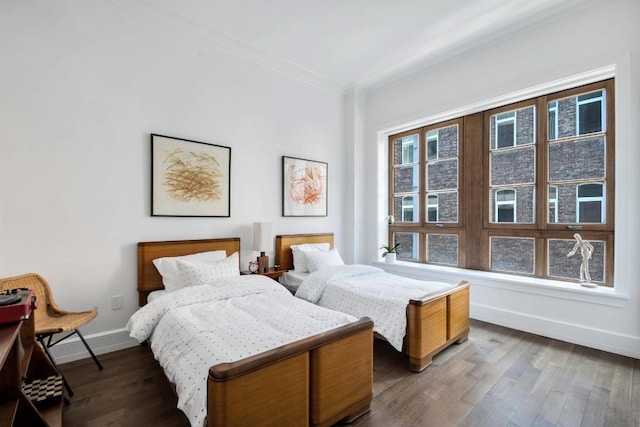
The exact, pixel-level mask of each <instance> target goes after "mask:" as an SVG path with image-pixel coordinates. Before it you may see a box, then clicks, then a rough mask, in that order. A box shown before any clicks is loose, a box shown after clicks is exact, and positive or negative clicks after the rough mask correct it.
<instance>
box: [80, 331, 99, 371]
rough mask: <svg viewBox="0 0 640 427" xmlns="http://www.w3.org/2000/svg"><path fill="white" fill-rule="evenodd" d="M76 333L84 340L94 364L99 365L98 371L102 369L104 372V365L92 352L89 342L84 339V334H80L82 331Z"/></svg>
mask: <svg viewBox="0 0 640 427" xmlns="http://www.w3.org/2000/svg"><path fill="white" fill-rule="evenodd" d="M76 332H77V333H78V336H79V337H80V339H81V340H82V343H83V344H84V346H85V347H86V348H87V351H88V352H89V354H90V355H91V358H92V359H93V361H94V362H96V365H98V369H100V370H101V371H102V369H104V368H103V367H102V364H101V363H100V361H99V360H98V358H97V357H96V355H95V354H93V351H91V347H89V344H87V342H86V341H85V339H84V337H83V336H82V334H81V333H80V329H76Z"/></svg>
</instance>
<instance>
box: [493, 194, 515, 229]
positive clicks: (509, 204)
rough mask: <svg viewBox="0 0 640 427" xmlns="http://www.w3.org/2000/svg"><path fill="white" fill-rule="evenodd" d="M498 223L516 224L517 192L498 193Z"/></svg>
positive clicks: (496, 209) (496, 210) (496, 211)
mask: <svg viewBox="0 0 640 427" xmlns="http://www.w3.org/2000/svg"><path fill="white" fill-rule="evenodd" d="M495 213H496V219H495V221H496V222H516V191H515V190H499V191H496V208H495Z"/></svg>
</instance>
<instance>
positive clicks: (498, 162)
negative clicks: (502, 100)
mask: <svg viewBox="0 0 640 427" xmlns="http://www.w3.org/2000/svg"><path fill="white" fill-rule="evenodd" d="M613 93H614V80H613V79H611V80H606V81H603V82H598V83H592V84H589V85H584V86H581V87H576V88H573V89H568V90H565V91H562V92H557V93H552V94H546V95H543V96H539V97H537V98H533V99H529V100H524V101H520V102H518V103H515V104H512V105H505V106H500V107H496V108H493V109H491V110H487V111H483V112H479V113H474V114H470V115H468V116H464V117H461V118H458V119H455V120H450V121H447V122H443V123H435V124H433V125H429V126H425V127H422V128H419V129H413V130H411V131H408V132H404V133H402V134H398V135H392V136H390V137H389V149H390V153H393V152H395V151H394V150H396V149H398V148H397V147H399V146H401V145H402V141H411V149H412V150H413V151H412V153H413V154H412V157H411V158H410V159H409V160H410V161H408V162H401V161H399V160H400V157H397V156H395V155H394V156H390V157H391V159H390V174H389V177H390V182H389V186H390V187H389V188H390V194H391V196H390V198H389V211H390V212H394V214H395V216H396V218H401V220H400V221H396V223H395V224H393V225H391V226H390V227H389V233H390V235H389V237H390V241H395V242H399V241H400V239H403V240H402V241H403V243H402V245H403V246H405V245H406V248H405V251H406V252H405V254H404V255H400V254H399V255H398V257H399V258H400V259H405V260H409V261H415V262H422V263H437V264H445V265H452V266H457V267H461V268H468V269H475V270H484V271H498V272H506V273H509V274H518V275H527V276H534V277H542V278H553V279H556V280H567V281H572V282H576V283H577V282H578V280H579V278H580V263H581V259H580V257H567V256H566V255H567V254H568V253H569V252H570V251H571V248H572V247H573V245H574V244H575V239H574V234H575V233H580V235H581V237H582V239H584V240H586V241H588V242H589V243H591V245H592V246H593V247H594V248H595V249H594V252H593V255H592V262H591V264H590V273H591V277H592V281H594V282H595V283H596V284H598V285H600V286H612V285H613V242H614V237H615V230H614V225H613V223H612V221H611V220H612V219H613V217H614V195H615V188H614V186H615V182H614V174H615V173H614V172H615V171H614V166H615V165H614V161H613V159H614V157H615V156H614V147H615V141H614V135H613V132H608V129H614V127H615V126H614V119H615V117H614V105H613V101H612V99H613V98H612V96H613ZM480 141H483V143H482V144H481V143H479V142H480ZM399 144H400V145H399ZM394 159H396V160H394ZM420 207H421V208H420ZM394 239H395V240H394Z"/></svg>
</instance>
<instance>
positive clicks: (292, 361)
mask: <svg viewBox="0 0 640 427" xmlns="http://www.w3.org/2000/svg"><path fill="white" fill-rule="evenodd" d="M219 250H222V251H225V252H226V254H227V255H231V254H233V253H236V252H237V253H239V252H240V239H238V238H231V239H209V240H191V241H169V242H143V243H139V244H138V292H139V298H140V306H141V309H140V310H138V311H137V312H136V313H135V314H134V315H133V316H132V317H131V319H130V321H129V324H128V325H127V328H128V329H129V330H130V331H131V335H132V336H133V337H134V338H136V339H138V340H139V341H141V342H143V341H145V340H146V339H150V341H151V346H152V349H153V351H154V355H155V357H156V358H157V359H158V361H159V362H160V364H161V365H162V366H163V369H164V370H165V373H166V374H167V377H168V378H169V380H170V381H171V382H172V383H173V384H174V385H175V387H176V391H177V392H178V399H179V401H178V406H179V408H180V409H181V410H183V412H185V414H186V415H187V417H188V418H189V421H190V422H191V424H192V425H204V423H205V422H206V424H207V425H209V426H242V425H317V426H325V425H331V424H334V423H336V422H338V421H341V420H345V421H349V420H352V419H355V418H356V417H357V416H359V415H361V414H362V413H364V412H366V411H367V410H368V409H369V406H370V403H371V399H372V396H373V377H372V372H373V360H372V358H373V349H372V346H373V344H372V341H373V331H372V326H373V325H372V322H371V321H370V320H369V319H366V318H363V319H356V318H355V317H353V316H349V315H345V314H343V313H336V312H333V311H331V310H327V309H324V308H322V307H317V306H314V305H313V304H309V303H306V302H304V301H301V300H299V299H298V298H295V297H294V296H293V295H291V294H290V293H289V292H288V291H286V290H285V289H284V288H283V287H282V286H281V285H279V284H278V283H277V282H275V281H273V280H271V279H269V278H266V277H264V276H258V275H254V276H240V275H239V265H238V264H237V263H238V261H237V258H236V260H233V258H232V257H229V258H230V259H232V261H233V262H235V263H236V264H237V265H236V266H235V271H237V272H238V273H237V274H233V275H231V276H233V277H230V276H229V275H228V274H226V276H229V277H226V278H223V279H220V280H216V281H213V282H212V283H209V284H197V283H192V285H191V286H188V287H185V288H181V289H177V290H173V291H172V292H166V293H165V294H164V295H161V296H160V297H156V298H155V299H153V302H151V303H149V304H147V299H148V297H149V295H150V294H151V293H152V292H155V291H163V290H164V284H163V278H162V277H161V275H160V274H159V272H158V270H157V269H156V267H155V266H154V264H153V260H155V259H159V258H168V257H171V258H173V257H182V256H185V255H189V254H196V253H202V252H209V251H219ZM221 263H226V267H223V270H224V271H226V272H228V271H229V270H230V268H229V267H230V266H229V265H228V263H229V261H226V260H225V261H221ZM184 266H186V267H188V268H191V267H193V269H192V270H191V273H193V274H195V275H198V274H201V278H202V277H206V273H207V272H206V271H205V272H204V273H203V271H202V269H200V270H199V269H198V268H199V267H201V265H198V264H195V263H190V262H189V261H184V262H182V263H181V267H184ZM205 270H206V269H205ZM182 271H183V270H181V272H182ZM224 271H223V274H222V276H225V274H224ZM212 294H213V295H212ZM175 312H180V313H179V315H175V316H173V313H175ZM169 317H173V318H172V319H168V318H169ZM182 317H186V318H187V319H189V321H187V322H186V323H180V318H182ZM198 335H199V339H198V338H197V337H196V336H198ZM238 343H241V344H238ZM234 346H235V347H234Z"/></svg>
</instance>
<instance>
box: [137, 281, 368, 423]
mask: <svg viewBox="0 0 640 427" xmlns="http://www.w3.org/2000/svg"><path fill="white" fill-rule="evenodd" d="M356 320H357V319H356V318H355V317H353V316H350V315H347V314H343V313H338V312H335V311H331V310H327V309H325V308H323V307H319V306H315V305H312V304H308V303H307V302H306V301H302V300H300V299H299V298H295V297H293V296H292V295H291V293H290V292H289V291H287V290H286V289H285V288H284V287H282V286H281V285H279V284H278V283H277V282H275V281H274V280H272V279H269V278H267V277H265V276H259V275H253V276H251V275H247V276H239V277H235V278H230V279H224V280H220V281H218V282H216V283H214V284H208V285H199V286H192V287H187V288H182V289H179V290H176V291H174V292H168V293H166V294H164V295H162V296H160V297H158V298H156V299H154V300H153V301H152V302H150V303H149V304H147V305H146V306H144V307H142V308H140V309H139V310H138V311H137V312H135V313H134V314H133V316H131V318H130V319H129V322H128V323H127V329H128V330H129V331H130V336H131V337H132V338H135V339H137V340H138V341H139V342H143V341H144V340H146V339H148V338H150V339H151V349H152V350H153V353H154V355H155V358H156V359H157V360H158V361H159V362H160V365H161V366H162V367H163V369H164V371H165V374H166V375H167V377H168V379H169V380H170V381H171V382H173V383H174V384H175V385H176V391H177V393H178V408H179V409H181V410H182V411H183V412H184V413H185V414H186V415H187V417H188V418H189V421H190V423H191V425H193V426H202V425H204V424H205V422H206V415H207V406H206V399H207V375H208V371H209V367H211V366H213V365H216V364H218V363H224V362H233V361H237V360H240V359H243V358H246V357H249V356H252V355H254V354H257V353H261V352H263V351H266V350H270V349H273V348H276V347H279V346H281V345H284V344H287V343H290V342H293V341H296V340H299V339H301V338H305V337H308V336H311V335H315V334H317V333H320V332H323V331H326V330H329V329H332V328H335V327H338V326H342V325H345V324H347V323H350V322H353V321H356Z"/></svg>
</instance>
